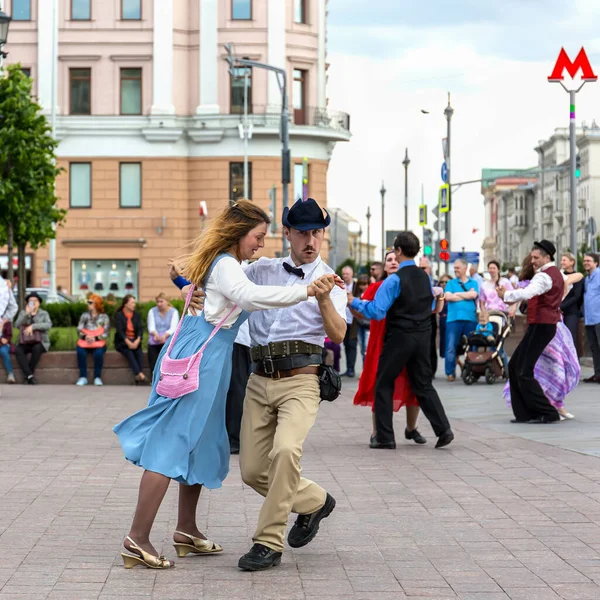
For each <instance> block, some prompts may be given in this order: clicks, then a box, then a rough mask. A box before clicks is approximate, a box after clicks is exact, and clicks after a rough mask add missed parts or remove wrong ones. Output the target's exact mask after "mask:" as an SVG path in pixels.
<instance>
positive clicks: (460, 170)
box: [327, 0, 600, 250]
mask: <svg viewBox="0 0 600 600" xmlns="http://www.w3.org/2000/svg"><path fill="white" fill-rule="evenodd" d="M328 11H329V16H328V34H327V44H328V62H330V63H331V67H330V69H329V80H328V96H329V99H330V102H329V104H330V107H331V108H332V109H337V110H342V111H345V112H347V113H349V114H350V119H351V120H350V123H351V130H352V133H353V138H352V141H350V142H349V143H339V144H338V145H337V146H336V148H335V150H334V153H333V159H332V161H331V164H330V167H329V186H328V194H329V198H328V202H329V205H330V206H341V207H343V208H344V209H345V210H346V211H347V212H348V213H350V214H351V215H353V216H354V217H356V218H357V219H358V220H360V221H361V222H362V223H363V229H365V228H366V218H365V214H366V207H367V205H370V207H371V213H372V215H373V218H372V219H371V239H372V240H377V241H379V240H380V239H381V225H380V224H381V209H380V195H379V189H380V187H381V181H382V179H383V180H384V181H385V187H386V188H387V190H388V192H387V195H386V229H394V228H397V229H403V228H404V209H403V203H404V167H403V166H402V160H403V158H404V148H405V147H408V153H409V158H410V160H411V163H410V166H409V171H408V184H409V194H408V195H409V228H412V229H414V230H417V229H418V214H417V209H418V204H420V199H421V183H423V184H424V188H425V203H426V204H428V206H429V207H430V210H431V208H433V206H434V205H435V203H437V189H438V187H439V185H440V184H441V183H442V182H441V179H440V167H441V163H442V160H443V156H442V145H441V139H442V138H443V137H445V135H446V119H445V117H444V114H443V110H444V108H445V107H446V104H447V92H448V91H450V92H451V93H452V97H451V98H452V107H453V108H454V111H455V112H454V117H453V119H452V181H454V182H459V181H466V180H471V179H479V178H480V177H481V169H482V168H484V167H485V168H525V167H531V166H534V165H535V164H537V155H536V153H535V151H534V150H533V148H534V146H535V145H537V142H538V140H540V139H545V138H548V137H550V135H552V133H553V131H554V129H555V128H556V127H568V125H569V97H568V95H567V93H566V92H565V91H564V90H563V89H562V87H561V86H560V85H559V84H551V83H548V81H547V77H548V75H550V73H551V71H552V67H553V65H554V62H555V61H556V58H557V56H558V53H559V51H560V47H561V46H564V47H565V49H566V51H567V53H568V54H569V55H570V56H571V58H572V59H574V58H575V56H576V54H577V52H578V51H579V49H580V48H581V46H582V45H583V46H585V49H586V51H587V53H588V56H589V59H590V62H591V63H592V67H593V68H594V70H595V71H596V74H597V75H600V29H598V27H597V26H596V25H597V23H598V22H599V20H600V1H599V0H562V1H558V0H504V1H503V2H492V1H490V0H485V1H481V0H453V1H452V3H449V2H447V0H403V1H402V2H398V1H397V0H369V1H367V0H352V2H349V1H348V0H329V1H328ZM422 108H423V109H426V110H429V111H430V114H429V115H424V114H422V113H421V109H422ZM594 118H596V119H597V120H598V122H599V123H600V82H598V83H591V84H587V85H586V86H585V87H584V88H583V90H582V91H581V92H580V93H579V94H578V96H577V120H578V122H581V120H586V121H587V122H588V124H590V123H591V121H592V120H593V119H594ZM429 220H430V223H431V221H432V220H433V216H432V215H431V213H430V214H429ZM452 220H453V223H452V232H453V240H452V246H453V250H460V248H461V246H465V247H466V249H467V250H480V248H481V243H482V241H483V233H484V232H483V196H482V195H481V189H480V184H471V185H468V186H464V187H462V188H461V189H460V190H459V191H457V192H455V194H454V202H453V211H452ZM473 228H479V229H480V231H479V232H478V233H476V234H473V233H472V230H473Z"/></svg>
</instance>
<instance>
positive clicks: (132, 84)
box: [0, 0, 350, 300]
mask: <svg viewBox="0 0 600 600" xmlns="http://www.w3.org/2000/svg"><path fill="white" fill-rule="evenodd" d="M56 3H57V5H58V13H57V14H56V15H55V14H54V12H53V6H54V0H4V10H5V11H6V12H7V13H8V14H10V15H11V16H12V18H13V22H12V23H11V29H10V35H9V43H8V44H7V45H6V47H5V49H6V50H7V51H9V52H10V54H9V58H8V60H7V63H11V62H13V63H14V62H19V63H20V64H21V66H22V68H23V69H25V70H26V72H27V73H28V74H29V75H30V76H31V78H32V80H33V93H34V94H35V95H36V96H37V98H38V101H39V102H40V104H41V105H42V107H43V109H44V112H45V113H46V114H47V115H50V114H51V113H52V102H53V100H52V99H53V97H55V98H56V104H55V106H56V129H55V135H56V137H57V139H58V140H59V142H60V145H59V148H58V156H59V166H61V167H63V169H64V172H63V174H62V175H61V176H60V177H59V178H58V180H57V195H58V197H59V206H60V207H61V208H65V209H68V214H67V220H66V223H65V225H64V226H63V227H61V228H59V230H58V235H57V284H58V285H60V286H62V287H63V288H66V289H67V290H68V291H69V292H70V293H72V294H73V295H78V294H80V293H84V292H85V291H87V290H88V289H90V290H96V291H98V292H107V291H112V292H113V293H115V294H116V295H122V294H123V293H124V292H126V291H127V292H131V293H133V294H134V295H135V296H136V297H138V298H139V299H141V300H146V299H149V298H151V297H153V296H154V295H155V294H156V293H157V292H158V291H161V290H164V289H165V288H167V291H168V281H167V280H166V275H167V271H166V264H167V260H168V258H170V257H174V256H178V255H181V254H182V253H185V252H186V245H187V244H188V243H189V242H190V241H191V240H193V239H194V238H196V237H197V236H198V235H199V234H200V233H201V231H202V229H203V228H204V227H206V226H208V225H210V222H211V219H212V218H214V216H215V215H216V214H218V213H219V212H220V211H221V210H222V209H223V208H224V207H225V206H226V205H227V203H228V202H230V201H235V200H236V199H238V198H241V197H243V192H244V152H245V151H244V140H243V139H242V137H241V135H243V130H242V133H240V125H244V124H248V125H251V126H252V137H251V139H249V140H248V146H247V156H248V196H249V197H250V198H251V199H252V200H253V201H255V202H257V203H258V204H260V205H261V206H262V207H263V208H264V209H265V210H272V209H273V208H274V218H275V220H276V221H280V218H281V210H282V184H281V142H280V139H279V131H280V111H281V93H280V89H279V86H278V83H277V80H276V77H275V75H274V74H273V73H269V72H267V71H266V70H263V69H260V68H251V69H239V68H238V69H235V70H234V71H233V72H231V73H230V70H229V64H228V62H227V61H226V60H225V59H226V57H227V51H226V48H225V44H227V43H231V44H232V45H233V51H234V53H235V55H236V56H240V57H243V58H249V59H251V60H256V61H260V62H264V63H269V64H271V65H274V66H276V67H281V68H283V69H285V71H286V73H287V80H288V94H289V110H290V148H291V160H292V166H291V178H292V182H291V184H290V194H289V196H290V203H291V202H293V201H294V200H295V199H296V198H297V197H303V196H306V195H310V196H313V197H315V198H316V199H317V200H318V201H319V202H320V203H322V204H323V205H326V204H327V168H328V164H329V160H330V158H331V155H332V151H333V148H334V146H335V143H336V142H338V141H347V140H349V139H350V132H349V117H348V115H346V114H344V113H341V112H335V111H332V110H331V109H329V108H328V106H327V94H326V77H327V74H326V71H327V63H326V14H327V13H326V0H56ZM53 23H55V24H56V26H55V27H53ZM55 42H56V50H55ZM54 57H55V58H56V60H54ZM54 92H55V95H54ZM245 105H246V106H247V109H246V112H247V117H245V116H244V106H245ZM273 187H275V191H276V202H275V207H273V204H272V202H271V200H270V197H269V192H270V190H271V189H272V188H273ZM281 235H282V232H281V227H280V226H279V227H278V228H277V229H276V230H275V231H273V232H271V233H270V234H269V237H268V239H267V241H266V246H265V248H264V250H263V251H262V252H261V253H260V255H267V256H274V255H276V254H277V253H278V252H281V248H282V239H281ZM4 252H5V251H4ZM2 253H3V251H2V250H0V254H2ZM45 259H47V250H46V249H42V250H40V251H38V252H36V253H35V254H34V255H31V256H30V266H31V270H30V272H29V279H30V281H29V283H30V285H36V286H37V285H40V283H41V282H43V281H44V280H45V279H46V278H47V274H46V272H45V266H44V265H45ZM0 266H1V262H0Z"/></svg>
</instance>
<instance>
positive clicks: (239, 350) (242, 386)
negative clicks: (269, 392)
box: [225, 344, 252, 448]
mask: <svg viewBox="0 0 600 600" xmlns="http://www.w3.org/2000/svg"><path fill="white" fill-rule="evenodd" d="M231 360H232V363H231V380H230V381H229V391H228V392H227V403H226V405H225V425H226V427H227V435H228V436H229V445H230V446H231V447H233V448H239V447H240V429H241V427H242V412H243V410H244V398H245V396H246V385H247V383H248V378H249V377H250V373H251V371H252V361H251V359H250V348H248V347H247V346H242V344H233V354H232V359H231Z"/></svg>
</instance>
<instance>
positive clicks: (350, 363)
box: [344, 325, 358, 373]
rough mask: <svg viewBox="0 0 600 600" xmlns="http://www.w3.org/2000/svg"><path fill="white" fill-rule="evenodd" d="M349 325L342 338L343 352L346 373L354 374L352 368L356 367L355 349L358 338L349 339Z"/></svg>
mask: <svg viewBox="0 0 600 600" xmlns="http://www.w3.org/2000/svg"><path fill="white" fill-rule="evenodd" d="M351 329H352V326H351V325H348V327H347V328H346V336H345V337H344V350H345V351H346V372H348V373H354V367H355V365H356V349H357V346H358V338H357V337H355V338H354V339H352V338H351V337H350V330H351Z"/></svg>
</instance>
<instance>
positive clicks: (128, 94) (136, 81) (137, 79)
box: [121, 69, 142, 115]
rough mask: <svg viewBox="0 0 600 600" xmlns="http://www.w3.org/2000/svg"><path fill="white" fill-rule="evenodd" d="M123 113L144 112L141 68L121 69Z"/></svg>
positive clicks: (136, 113) (138, 113) (137, 113)
mask: <svg viewBox="0 0 600 600" xmlns="http://www.w3.org/2000/svg"><path fill="white" fill-rule="evenodd" d="M121 114H122V115H141V114H142V70H141V69H121Z"/></svg>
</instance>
